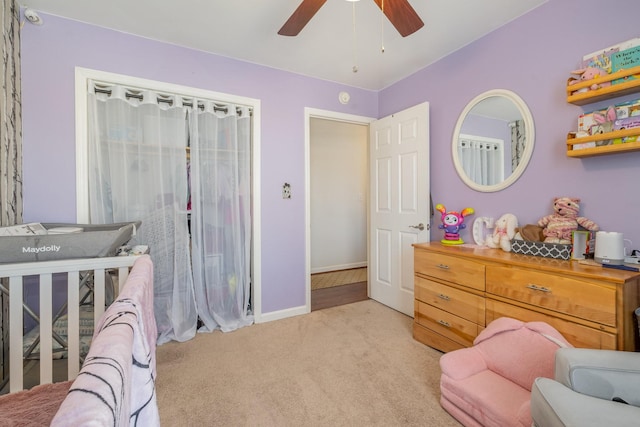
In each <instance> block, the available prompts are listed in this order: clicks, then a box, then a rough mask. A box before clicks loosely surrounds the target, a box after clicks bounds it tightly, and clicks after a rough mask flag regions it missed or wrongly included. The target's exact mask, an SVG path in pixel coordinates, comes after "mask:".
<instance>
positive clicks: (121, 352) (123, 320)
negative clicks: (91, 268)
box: [51, 255, 160, 427]
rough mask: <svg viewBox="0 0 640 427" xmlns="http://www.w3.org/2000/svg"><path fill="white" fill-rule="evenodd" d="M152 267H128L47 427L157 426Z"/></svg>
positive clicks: (142, 262)
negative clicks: (72, 380)
mask: <svg viewBox="0 0 640 427" xmlns="http://www.w3.org/2000/svg"><path fill="white" fill-rule="evenodd" d="M156 338H157V328H156V322H155V318H154V314H153V265H152V263H151V259H150V258H149V256H148V255H143V256H141V257H140V259H138V260H137V261H136V263H135V264H134V266H133V268H132V270H131V273H130V274H129V277H128V279H127V281H126V283H125V286H124V288H123V289H122V292H121V293H120V295H119V296H118V299H117V300H116V301H115V302H114V303H113V304H111V305H110V306H109V307H108V308H107V310H106V311H105V313H104V315H103V316H102V318H101V319H100V321H99V323H98V325H97V326H96V330H95V333H94V338H93V341H92V343H91V347H90V349H89V353H88V354H87V358H86V359H85V362H84V364H83V366H82V369H81V370H80V373H79V375H78V378H76V380H75V381H74V382H73V384H72V386H71V388H70V389H69V394H68V395H67V397H66V399H65V400H64V401H63V402H62V405H60V409H59V410H58V412H57V413H56V415H55V417H54V418H53V421H52V423H51V425H52V426H65V427H66V426H80V425H82V426H89V425H90V426H124V425H131V426H134V425H135V426H159V425H160V417H159V414H158V405H157V402H156V394H155V380H156V359H155V353H156V352H155V350H156Z"/></svg>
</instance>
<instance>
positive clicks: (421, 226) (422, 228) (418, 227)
mask: <svg viewBox="0 0 640 427" xmlns="http://www.w3.org/2000/svg"><path fill="white" fill-rule="evenodd" d="M409 227H410V228H417V229H418V230H420V231H422V230H424V224H423V223H420V224H418V225H410V226H409Z"/></svg>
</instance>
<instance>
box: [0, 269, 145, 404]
mask: <svg viewBox="0 0 640 427" xmlns="http://www.w3.org/2000/svg"><path fill="white" fill-rule="evenodd" d="M136 259H137V258H136V257H135V256H119V257H108V258H90V259H73V260H57V261H42V262H31V263H16V264H0V288H1V290H2V291H3V292H4V293H5V294H8V295H9V392H11V393H13V392H16V391H20V390H22V389H23V387H24V380H23V377H24V363H23V361H24V356H25V355H24V354H23V340H24V332H23V327H24V323H23V319H24V312H25V311H29V310H30V308H29V307H28V305H27V304H26V303H25V302H24V295H23V287H24V284H25V277H27V276H38V277H39V300H40V313H39V314H38V315H37V318H38V319H37V320H38V321H39V327H40V332H39V334H40V342H39V344H40V352H39V353H40V354H39V360H40V384H47V383H51V382H52V381H53V342H54V340H59V339H60V337H58V336H56V335H55V334H54V332H53V322H54V320H55V319H54V313H53V301H52V299H53V292H52V287H53V275H54V274H57V273H65V274H66V277H67V300H66V305H67V317H68V337H67V342H66V351H67V358H68V360H67V379H75V378H76V376H77V375H78V372H79V370H80V339H79V335H80V332H79V331H80V288H81V280H82V275H86V274H87V273H92V274H93V295H92V301H93V310H94V325H95V324H97V323H98V319H99V318H100V317H101V316H102V314H103V313H104V307H105V273H106V272H107V271H114V272H117V276H118V284H119V286H118V288H119V289H114V292H115V293H118V292H119V291H120V288H121V287H122V286H123V285H124V282H125V281H126V279H127V276H128V274H129V270H130V269H131V267H132V266H133V263H134V262H135V260H136ZM7 285H8V286H7ZM33 315H35V313H34V314H32V316H33Z"/></svg>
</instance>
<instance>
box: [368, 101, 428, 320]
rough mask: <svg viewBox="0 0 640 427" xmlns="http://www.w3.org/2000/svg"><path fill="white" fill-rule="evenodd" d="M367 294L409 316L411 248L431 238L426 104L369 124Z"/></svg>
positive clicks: (411, 273) (410, 307) (411, 301)
mask: <svg viewBox="0 0 640 427" xmlns="http://www.w3.org/2000/svg"><path fill="white" fill-rule="evenodd" d="M369 170H370V179H369V185H370V189H369V191H370V193H369V194H370V199H369V200H370V202H369V218H370V226H369V227H370V228H369V242H370V243H369V296H370V297H371V298H373V299H375V300H376V301H379V302H380V303H382V304H384V305H387V306H389V307H391V308H393V309H395V310H398V311H400V312H402V313H405V314H407V315H409V316H411V317H413V247H412V246H411V245H412V244H413V243H416V242H427V241H429V236H430V233H429V215H430V213H429V104H428V103H423V104H419V105H416V106H415V107H411V108H409V109H407V110H404V111H401V112H399V113H396V114H392V115H390V116H388V117H385V118H382V119H380V120H378V121H375V122H373V123H371V126H370V142H369Z"/></svg>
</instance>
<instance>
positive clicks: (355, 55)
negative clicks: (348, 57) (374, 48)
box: [351, 2, 358, 73]
mask: <svg viewBox="0 0 640 427" xmlns="http://www.w3.org/2000/svg"><path fill="white" fill-rule="evenodd" d="M351 6H352V7H353V9H352V10H353V14H352V20H353V68H352V69H351V70H352V71H353V72H354V73H357V72H358V54H357V51H358V49H357V43H356V2H353V3H352V5H351Z"/></svg>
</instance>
